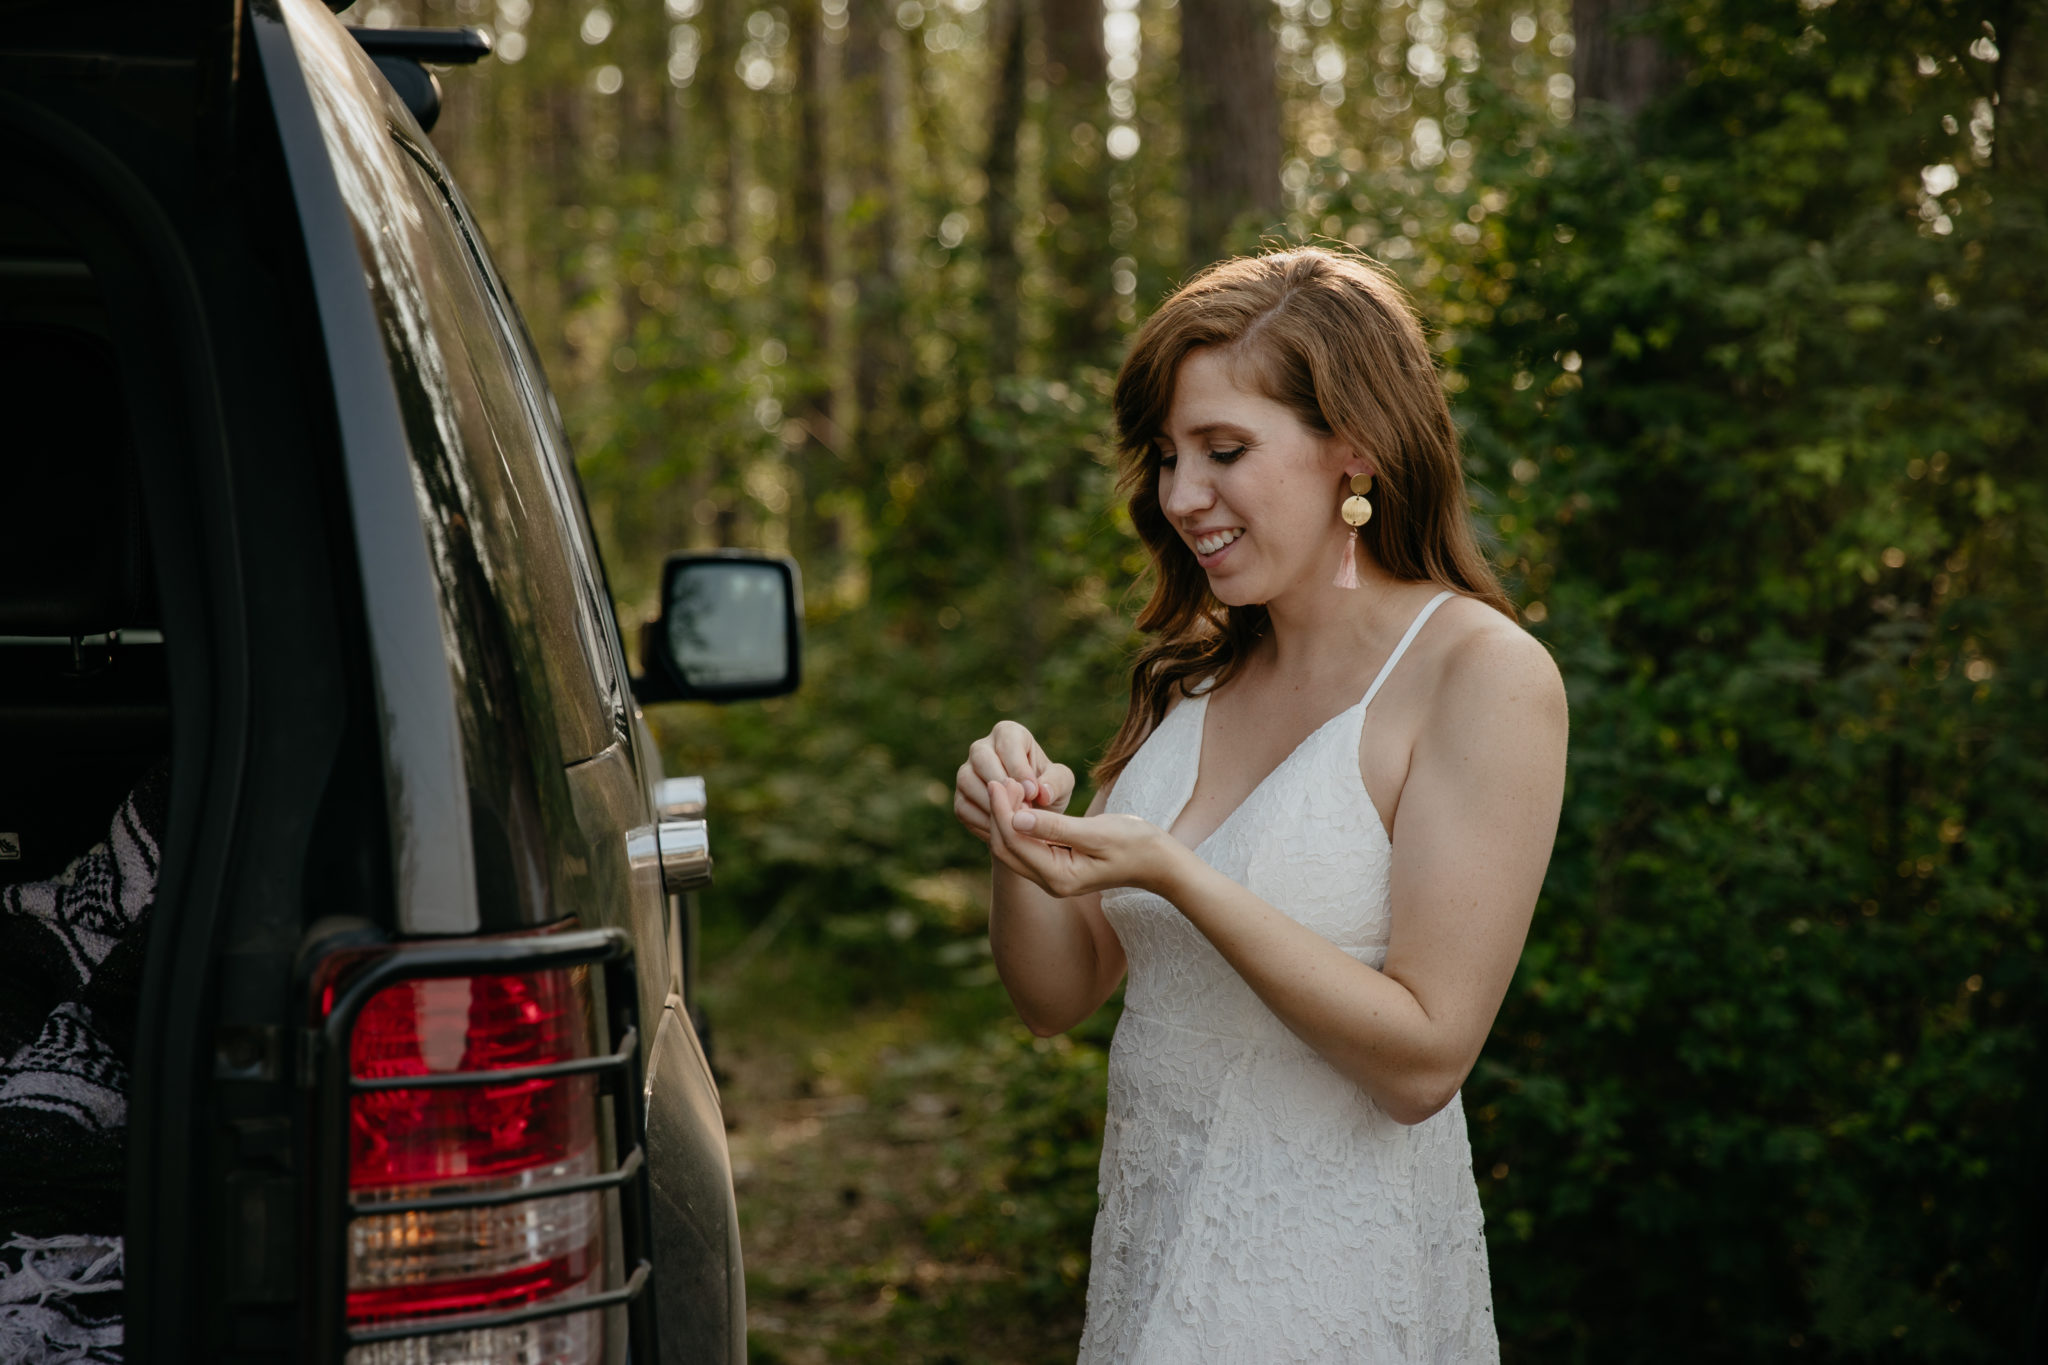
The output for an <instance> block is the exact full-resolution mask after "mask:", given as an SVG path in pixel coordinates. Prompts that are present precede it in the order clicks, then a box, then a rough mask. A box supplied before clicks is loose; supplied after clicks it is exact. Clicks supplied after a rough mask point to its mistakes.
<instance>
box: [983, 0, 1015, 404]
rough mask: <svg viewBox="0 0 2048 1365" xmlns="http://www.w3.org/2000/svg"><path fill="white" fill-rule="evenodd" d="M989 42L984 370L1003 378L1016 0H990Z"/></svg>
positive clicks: (1007, 360) (1011, 244)
mask: <svg viewBox="0 0 2048 1365" xmlns="http://www.w3.org/2000/svg"><path fill="white" fill-rule="evenodd" d="M989 42H990V48H991V50H992V51H993V52H994V53H995V60H996V84H995V90H994V92H993V98H992V101H991V105H990V108H989V117H988V151H987V154H986V157H985V159H984V161H983V163H982V169H983V170H984V171H985V172H986V174H987V176H988V197H987V199H986V201H985V202H984V205H983V209H982V212H983V218H984V221H985V223H986V224H987V228H988V243H987V246H986V247H985V248H984V251H983V254H982V279H983V281H984V284H985V287H986V288H987V290H988V372H989V377H990V378H991V379H1006V378H1008V377H1010V376H1011V375H1014V374H1015V373H1016V372H1017V355H1018V344H1019V343H1018V336H1019V326H1018V302H1019V300H1018V294H1019V289H1018V281H1019V276H1020V274H1021V272H1020V270H1019V267H1018V261H1017V134H1018V131H1019V130H1020V129H1021V128H1022V127H1023V123H1024V65H1025V64H1024V11H1023V6H1022V4H1021V2H1020V0H995V4H994V5H993V7H992V8H991V9H990V11H989Z"/></svg>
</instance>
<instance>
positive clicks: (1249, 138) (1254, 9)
mask: <svg viewBox="0 0 2048 1365" xmlns="http://www.w3.org/2000/svg"><path fill="white" fill-rule="evenodd" d="M1271 8H1272V7H1271V5H1270V4H1268V3H1267V0H1181V6H1180V91H1181V117H1182V119H1183V121H1184V123H1185V125H1186V129H1187V134H1186V135H1187V187H1188V239H1187V240H1188V261H1187V263H1188V267H1189V269H1191V270H1193V269H1198V268H1200V267H1201V266H1204V265H1207V264H1208V263H1209V262H1211V261H1213V260H1215V259H1216V258H1217V257H1218V256H1220V255H1222V254H1223V252H1224V251H1225V250H1226V249H1227V247H1228V245H1229V241H1230V237H1231V234H1232V231H1233V229H1236V228H1238V227H1239V226H1240V225H1241V224H1242V223H1243V222H1244V221H1245V220H1251V222H1252V223H1253V224H1254V225H1255V226H1256V227H1259V228H1264V227H1267V226H1269V225H1271V224H1272V223H1274V222H1275V221H1277V220H1278V219H1279V217H1280V209H1281V200H1280V92H1279V89H1278V85H1277V81H1276V77H1275V75H1274V66H1273V60H1274V48H1273V28H1272V24H1271V22H1270V20H1269V19H1268V17H1267V16H1268V13H1269V11H1270V10H1271Z"/></svg>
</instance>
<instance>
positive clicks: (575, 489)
mask: <svg viewBox="0 0 2048 1365" xmlns="http://www.w3.org/2000/svg"><path fill="white" fill-rule="evenodd" d="M401 145H403V144H401ZM406 150H407V151H408V152H409V153H410V154H411V155H412V156H413V157H414V161H415V164H416V166H417V167H418V169H419V170H420V171H421V173H422V174H424V175H425V176H427V178H428V179H430V180H431V181H432V182H433V184H434V185H435V186H436V187H437V188H438V189H439V190H440V192H441V194H442V195H443V198H444V202H445V203H446V204H447V206H448V209H449V211H450V212H451V213H452V214H454V218H455V224H456V227H457V229H458V230H459V231H460V232H461V234H462V238H463V241H464V244H465V245H466V246H467V247H468V249H469V256H470V261H471V264H472V265H473V266H474V267H475V268H476V270H477V272H478V275H479V278H480V280H481V281H482V283H483V286H484V291H485V296H486V298H487V299H488V301H489V302H490V304H491V305H492V312H493V320H494V322H495V323H496V324H497V330H498V336H499V339H500V341H501V342H502V343H503V344H504V346H505V348H506V353H507V359H508V361H509V364H510V368H511V372H512V375H513V376H514V378H515V379H516V380H517V381H518V383H519V386H520V394H521V397H522V398H523V399H524V401H525V404H526V410H527V415H528V418H529V420H530V421H531V422H532V424H533V429H534V431H535V433H536V434H537V436H538V438H539V442H538V452H539V455H540V463H541V468H542V470H543V471H544V473H545V474H546V475H547V478H548V484H549V487H550V489H551V490H552V491H553V493H554V506H555V510H556V513H557V515H558V516H559V517H560V519H561V522H562V524H563V526H564V527H565V528H566V530H567V533H568V534H567V540H568V547H569V552H570V560H571V563H572V565H573V568H574V570H575V572H576V576H577V584H578V587H579V588H580V590H581V594H582V598H583V603H584V611H583V613H582V616H581V618H580V624H581V626H582V627H583V629H584V631H585V633H586V649H587V652H588V654H589V658H590V663H591V668H592V670H593V672H594V673H595V674H596V675H597V677H598V680H599V684H600V686H601V687H602V689H603V691H604V693H605V699H606V701H607V703H608V704H609V705H610V707H611V710H612V717H613V721H614V724H615V725H616V727H617V731H618V733H619V735H621V736H624V735H626V734H627V733H628V726H629V725H630V723H631V720H630V716H631V695H632V694H631V692H630V691H629V690H628V686H627V682H626V679H627V676H628V673H627V668H626V656H625V649H624V646H623V645H622V644H621V642H620V639H619V631H618V622H617V618H616V616H615V615H614V613H613V610H612V597H611V587H610V584H609V583H608V582H607V581H606V579H605V575H604V561H603V559H602V558H601V557H600V555H599V553H598V549H597V537H596V535H595V533H594V532H593V531H592V530H591V526H590V516H589V512H588V509H587V508H586V507H585V505H584V501H583V490H582V486H581V484H579V483H578V482H577V479H576V472H575V461H574V459H573V457H572V456H571V454H570V451H569V442H568V438H567V436H566V435H565V434H564V432H563V430H562V417H561V412H560V410H559V409H558V408H557V407H556V406H555V400H554V395H553V394H552V393H550V392H549V390H548V386H547V381H546V379H545V378H544V377H543V375H544V371H543V370H542V368H541V364H540V359H539V357H538V355H537V354H536V353H535V350H534V346H533V339H532V337H531V336H530V335H529V334H528V332H527V330H526V322H525V320H524V319H523V318H522V317H521V316H520V314H519V307H518V305H517V304H516V303H514V302H513V300H512V295H511V292H510V291H509V290H507V289H506V288H505V285H504V281H503V278H502V277H501V276H500V275H499V274H498V270H497V267H496V265H495V264H494V263H493V262H492V260H491V257H490V252H489V250H488V249H487V248H486V247H485V245H484V241H483V234H482V233H481V232H480V231H478V229H477V227H476V220H475V217H474V216H473V215H472V214H471V213H470V212H469V206H468V205H467V204H466V203H464V202H463V199H462V194H461V192H460V191H459V190H457V189H456V188H455V186H454V185H453V184H451V183H450V182H449V181H448V180H447V179H446V178H445V177H443V176H442V175H441V174H440V172H439V171H438V170H437V169H436V168H435V167H434V166H432V165H431V164H429V163H428V162H427V161H426V159H425V158H424V157H422V156H421V155H420V154H419V153H418V152H416V151H413V150H412V149H411V148H410V147H407V148H406Z"/></svg>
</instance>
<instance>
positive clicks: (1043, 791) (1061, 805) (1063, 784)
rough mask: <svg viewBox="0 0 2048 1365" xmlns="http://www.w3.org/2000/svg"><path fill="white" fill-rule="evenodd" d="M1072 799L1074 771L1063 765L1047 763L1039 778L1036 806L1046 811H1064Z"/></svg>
mask: <svg viewBox="0 0 2048 1365" xmlns="http://www.w3.org/2000/svg"><path fill="white" fill-rule="evenodd" d="M1073 799H1074V770H1073V769H1072V768H1069V767H1068V766H1067V765H1066V764H1064V763H1048V764H1047V765H1046V768H1045V772H1044V774H1043V775H1042V776H1041V777H1040V778H1039V787H1038V797H1037V801H1036V804H1037V805H1039V806H1041V807H1043V808H1044V809H1046V810H1051V811H1064V810H1065V809H1066V808H1067V803H1068V802H1069V801H1072V800H1073Z"/></svg>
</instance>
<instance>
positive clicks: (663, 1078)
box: [0, 0, 799, 1363]
mask: <svg viewBox="0 0 2048 1365" xmlns="http://www.w3.org/2000/svg"><path fill="white" fill-rule="evenodd" d="M0 15H4V16H5V22H4V32H0V149H4V150H0V166H4V170H5V174H4V176H0V395H4V404H0V422H4V426H0V431H4V432H5V433H6V434H5V436H4V438H0V887H4V886H10V885H11V886H14V887H20V886H22V885H25V884H35V885H41V886H58V887H60V888H61V887H69V886H71V884H72V883H71V882H67V881H65V880H64V878H65V877H66V875H67V874H66V873H65V872H64V869H65V868H66V866H67V864H69V863H70V860H72V859H73V858H75V857H77V856H78V855H79V854H81V853H82V852H84V851H85V850H86V849H88V848H89V847H91V846H92V845H93V844H94V842H95V840H97V839H99V838H101V837H102V835H103V834H104V832H105V831H106V830H107V829H108V822H109V818H110V817H111V816H112V815H113V813H114V812H115V811H116V810H117V809H124V807H123V802H124V799H126V798H127V795H128V793H129V792H130V791H131V790H133V789H135V788H136V787H137V784H138V783H139V782H143V781H144V780H145V775H147V774H151V773H162V772H164V771H166V770H167V772H168V788H167V789H168V798H167V803H166V812H167V813H166V816H165V823H164V826H163V828H162V830H161V831H160V840H159V841H158V843H159V845H160V849H161V858H160V862H156V863H155V864H154V873H153V874H154V876H155V897H154V903H153V907H152V908H150V909H149V910H148V911H147V919H146V924H145V928H146V932H145V933H143V934H142V935H141V937H142V938H143V940H144V946H143V949H142V951H141V952H140V955H139V959H138V960H139V963H140V965H139V967H138V968H137V971H136V978H135V979H136V982H137V985H136V988H135V990H134V991H133V992H132V993H131V994H132V998H131V999H130V1000H128V1001H127V1002H126V1004H127V1008H128V1010H129V1012H130V1013H131V1014H132V1016H133V1018H134V1020H135V1021H136V1024H135V1028H134V1035H133V1041H132V1054H131V1055H129V1056H127V1057H125V1058H123V1059H121V1060H122V1062H123V1063H124V1064H125V1066H126V1067H127V1070H128V1079H127V1080H126V1109H127V1132H128V1139H127V1148H126V1152H127V1155H126V1158H125V1161H126V1167H125V1179H124V1182H123V1183H122V1184H121V1185H120V1186H119V1188H118V1189H117V1191H116V1201H115V1204H114V1207H115V1209H116V1210H117V1213H116V1215H115V1217H116V1220H117V1225H116V1226H115V1227H113V1228H111V1229H108V1228H104V1227H101V1228H96V1229H90V1230H92V1231H96V1232H100V1233H107V1234H110V1235H125V1239H126V1256H125V1289H124V1291H123V1296H122V1297H123V1303H122V1312H123V1314H124V1315H125V1335H126V1344H125V1346H124V1347H123V1348H121V1349H122V1350H123V1351H124V1352H125V1358H127V1359H130V1360H138V1361H148V1362H160V1361H183V1360H192V1361H207V1362H213V1361H241V1360H250V1361H254V1360H292V1361H298V1360H307V1361H339V1360H342V1359H344V1358H345V1359H347V1360H348V1361H350V1362H365V1363H368V1362H394V1363H395V1362H428V1361H436V1362H439V1361H447V1362H454V1361H464V1362H515V1361H516V1362H544V1361H545V1362H572V1361H573V1362H582V1361H599V1360H605V1361H623V1360H628V1359H630V1360H634V1361H650V1362H651V1361H656V1360H660V1361H699V1360H705V1361H711V1360H715V1361H721V1362H724V1361H739V1360H743V1359H744V1357H745V1303H744V1290H743V1286H742V1279H741V1269H740V1252H739V1240H738V1232H737V1223H736V1221H735V1217H734V1208H733V1194H732V1180H731V1175H730V1171H729V1168H728V1164H727V1157H726V1147H725V1134H724V1126H723V1123H722V1120H721V1115H720V1111H719V1104H718V1096H717V1092H716V1088H715V1086H714V1083H713V1080H712V1075H711V1071H710V1068H709V1066H708V1064H707V1061H706V1058H705V1054H704V1051H703V1048H702V1046H701V1045H700V1041H699V1036H698V1033H697V1030H696V1029H695V1028H694V1027H693V1025H692V1014H691V1008H692V1002H691V1001H690V983H691V976H692V972H691V967H690V964H691V961H692V958H693V956H694V947H693V944H692V943H691V942H690V937H691V928H690V926H691V916H690V915H689V914H688V913H687V902H686V897H687V896H688V894H689V893H690V891H691V889H692V888H694V887H696V886H698V885H701V884H703V883H704V882H705V881H707V880H708V878H709V870H710V856H709V851H708V845H707V842H706V836H705V831H704V825H703V818H702V817H703V801H704V798H703V790H702V784H701V783H696V782H693V781H692V780H691V779H675V780H671V781H667V782H664V781H663V780H662V774H661V771H660V764H659V759H658V757H657V756H656V753H655V750H654V747H653V745H652V743H651V741H650V739H649V736H648V733H647V730H646V727H645V726H644V724H643V723H642V722H641V719H640V712H639V710H638V706H637V704H636V698H637V700H640V701H657V700H669V699H677V698H704V699H711V700H718V699H729V698H740V697H748V696H766V695H772V694H774V693H777V692H781V691H786V690H788V689H789V688H791V687H793V686H795V682H796V673H797V650H798V638H797V611H798V606H797V604H798V601H799V596H798V592H797V582H796V574H795V569H794V566H793V565H791V564H789V563H787V562H786V561H783V560H778V559H772V558H767V557H763V556H748V555H741V554H699V555H683V556H677V557H674V558H672V559H671V560H670V561H669V563H668V565H667V566H666V568H665V570H664V584H663V597H662V600H663V603H664V606H663V611H662V615H661V619H660V620H659V621H657V622H655V623H652V625H651V626H650V628H649V630H648V632H647V634H646V636H645V638H644V640H643V649H642V654H643V663H644V664H645V666H646V669H647V672H646V676H643V677H639V678H634V677H630V676H629V673H628V668H627V663H626V656H625V653H624V651H623V649H622V647H621V641H620V636H619V632H618V628H617V625H616V623H615V620H614V617H613V612H612V607H611V599H610V597H609V594H608V590H607V587H606V583H605V579H604V574H603V569H602V565H601V563H600V561H599V558H598V555H597V550H596V545H595V543H594V541H593V538H592V535H591V530H590V526H589V522H588V519H587V517H586V515H585V512H584V508H583V504H582V499H581V493H580V491H579V489H578V485H577V483H576V476H575V472H574V467H573V465H572V463H571V460H570V457H569V452H568V449H567V446H566V443H565V441H564V438H563V434H562V427H561V421H560V418H559V416H558V414H557V412H556V409H555V407H554V403H553V400H552V399H551V398H550V396H549V394H548V390H547V387H546V385H545V383H544V381H543V379H542V375H541V371H540V367H539V365H538V364H537V363H536V360H535V357H534V349H533V347H532V345H531V342H530V340H529V338H528V337H527V335H526V332H525V329H524V325H523V324H522V323H521V321H520V318H519V314H518V312H517V310H516V309H515V308H514V306H513V303H512V300H511V298H510V296H509V295H508V294H507V292H506V290H505V287H504V284H503V282H502V281H501V279H500V278H499V276H498V273H497V271H496V269H495V268H494V267H493V265H492V263H491V260H490V256H489V254H488V253H487V252H486V250H485V248H484V244H483V240H482V238H481V236H480V234H479V232H478V230H477V227H476V224H475V222H474V220H473V218H472V217H471V215H470V214H469V212H468V210H467V209H466V208H465V207H464V205H463V201H462V198H461V196H460V195H459V194H458V193H457V192H456V189H455V187H454V185H453V184H452V183H451V182H450V180H449V176H448V172H447V168H446V167H445V166H444V165H443V163H442V161H441V159H440V157H439V156H437V155H436V154H435V152H434V149H433V147H432V145H431V144H430V143H429V142H428V140H427V138H426V136H425V135H424V134H423V133H422V131H421V127H420V122H419V120H418V119H416V118H415V117H414V114H413V112H411V111H410V110H409V108H408V106H407V104H406V103H405V102H404V101H403V100H402V99H401V98H400V97H399V95H398V94H397V92H396V90H395V89H394V86H393V84H392V82H391V80H388V79H387V78H386V75H385V74H380V70H379V66H380V65H382V66H383V67H384V68H385V70H386V71H387V72H388V73H389V74H390V75H391V76H393V77H395V78H398V81H399V83H400V84H407V83H408V81H410V84H411V87H412V88H411V91H410V93H411V94H412V95H413V96H414V107H416V108H419V107H421V105H420V101H421V99H422V98H425V99H427V100H429V101H431V98H432V95H433V88H432V82H431V80H430V79H429V78H427V77H425V75H424V73H423V72H422V71H421V70H420V69H419V68H418V67H417V66H416V65H413V66H408V65H407V64H406V53H407V51H408V48H407V44H408V42H409V41H410V42H414V43H415V46H416V51H417V53H418V54H419V55H426V56H431V55H433V54H434V53H435V52H437V51H454V50H457V49H460V48H461V47H462V46H463V44H464V42H465V41H469V40H467V39H464V38H463V36H462V35H459V34H458V35H450V34H441V35H439V37H438V38H436V37H435V35H431V34H426V35H420V36H419V37H418V38H417V39H413V40H409V39H407V38H406V37H405V36H404V35H398V36H392V35H388V34H387V35H385V36H384V37H383V38H381V39H378V40H376V43H375V45H376V47H377V52H376V55H375V57H374V58H373V56H372V55H371V54H369V53H366V51H365V50H364V43H365V42H368V41H371V40H370V39H369V38H368V37H367V35H365V36H363V37H359V36H358V35H356V34H355V33H353V32H352V31H351V30H349V29H347V28H345V27H344V26H343V25H342V24H341V23H340V22H339V21H338V20H337V19H336V18H335V17H334V16H333V15H332V14H330V13H329V12H328V10H326V9H324V8H322V7H321V6H320V5H319V4H318V3H315V0H250V3H249V4H247V5H244V4H243V3H242V0H164V2H163V3H148V4H121V3H113V4H104V5H79V4H77V3H75V0H32V2H31V3H12V4H8V5H6V6H5V7H4V8H0ZM451 40H452V41H453V44H454V45H453V47H447V46H446V44H447V43H448V42H449V41H451ZM437 41H438V42H442V43H443V44H444V46H443V47H442V48H440V49H436V48H434V47H433V43H435V42H437ZM472 46H473V43H472ZM421 112H423V113H425V112H427V109H426V108H422V109H421ZM150 780H159V779H150ZM131 804H132V803H131ZM69 875H71V876H72V879H73V881H75V880H76V874H75V873H73V874H69ZM74 889H75V888H74ZM7 965H8V964H5V963H0V968H5V967H6V966H7ZM4 1060H6V1059H5V1058H0V1061H4ZM111 1074H112V1072H111V1071H110V1072H109V1075H111ZM109 1084H110V1085H111V1084H112V1082H109ZM117 1088H118V1087H117ZM20 1176H21V1172H19V1171H17V1172H14V1173H11V1174H10V1173H8V1172H0V1190H4V1189H5V1188H6V1187H7V1185H8V1183H9V1182H10V1180H15V1179H18V1178H20ZM44 1193H45V1194H47V1193H48V1191H44ZM59 1193H60V1194H61V1191H59ZM10 1207H11V1206H10ZM82 1209H83V1206H82V1205H81V1210H82ZM62 1214H63V1210H61V1209H60V1210H59V1213H58V1214H57V1215H56V1216H57V1217H58V1219H59V1221H60V1223H61V1218H62ZM78 1217H79V1219H80V1220H82V1221H89V1215H88V1214H87V1213H86V1212H84V1211H80V1212H79V1213H78ZM59 1230H62V1229H61V1227H60V1229H59ZM21 1231H22V1229H19V1228H8V1227H4V1226H0V1238H4V1237H6V1236H9V1235H10V1234H14V1233H19V1232H21ZM44 1231H48V1229H47V1228H45V1229H44ZM95 1358H97V1357H95Z"/></svg>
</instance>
